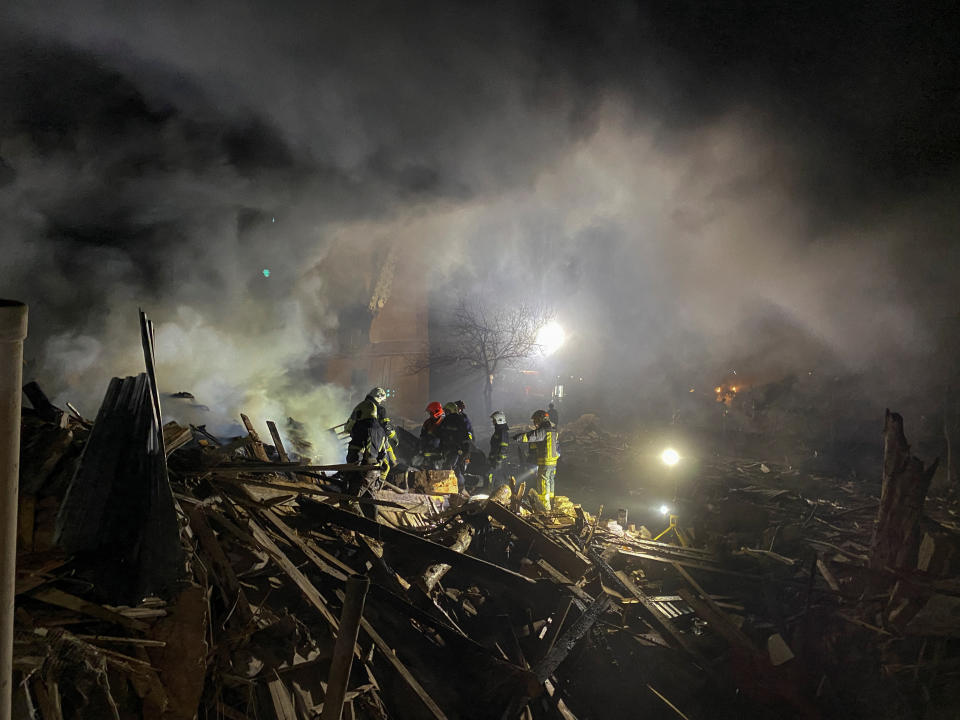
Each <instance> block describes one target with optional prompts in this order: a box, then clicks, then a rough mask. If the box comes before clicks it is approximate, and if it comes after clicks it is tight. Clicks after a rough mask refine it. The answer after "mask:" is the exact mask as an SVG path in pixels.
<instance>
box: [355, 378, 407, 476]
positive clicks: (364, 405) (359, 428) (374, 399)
mask: <svg viewBox="0 0 960 720" xmlns="http://www.w3.org/2000/svg"><path fill="white" fill-rule="evenodd" d="M386 399H387V391H386V390H384V389H383V388H382V387H375V388H373V389H372V390H370V392H368V393H367V396H366V397H365V398H364V399H363V400H361V401H360V402H359V403H358V404H357V406H356V407H355V408H354V409H353V412H352V413H350V417H349V418H348V419H347V422H346V423H345V424H344V427H343V430H344V432H347V433H350V444H349V445H348V446H347V462H348V463H349V464H351V465H360V464H362V463H360V462H358V458H359V456H360V455H361V454H362V452H363V449H364V447H365V445H366V441H367V436H368V435H369V433H370V428H371V427H373V426H374V425H379V426H380V428H381V429H382V430H383V434H384V436H385V437H386V440H387V443H386V449H385V454H384V457H383V459H382V463H383V464H384V468H383V475H382V477H383V479H386V477H387V475H388V474H389V473H390V469H391V468H393V467H394V466H396V464H397V456H396V454H395V453H394V451H393V448H394V447H395V446H396V445H397V443H398V442H399V438H398V437H397V431H396V429H395V428H394V427H393V423H391V422H390V418H389V417H388V415H387V408H386V407H385V406H384V404H383V402H384V400H386Z"/></svg>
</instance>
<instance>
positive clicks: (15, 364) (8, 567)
mask: <svg viewBox="0 0 960 720" xmlns="http://www.w3.org/2000/svg"><path fill="white" fill-rule="evenodd" d="M26 337H27V306H26V305H24V304H23V303H21V302H17V301H15V300H0V720H10V713H11V708H10V705H11V702H12V699H13V598H14V595H15V594H16V591H15V590H14V587H15V585H16V573H17V489H18V484H19V481H20V393H21V392H22V390H21V385H23V341H24V339H25V338H26Z"/></svg>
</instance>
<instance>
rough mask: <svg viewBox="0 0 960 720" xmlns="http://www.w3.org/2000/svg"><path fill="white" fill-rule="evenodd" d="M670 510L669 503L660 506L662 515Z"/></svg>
mask: <svg viewBox="0 0 960 720" xmlns="http://www.w3.org/2000/svg"><path fill="white" fill-rule="evenodd" d="M668 512H670V506H669V505H661V506H660V514H661V515H666V514H667V513H668Z"/></svg>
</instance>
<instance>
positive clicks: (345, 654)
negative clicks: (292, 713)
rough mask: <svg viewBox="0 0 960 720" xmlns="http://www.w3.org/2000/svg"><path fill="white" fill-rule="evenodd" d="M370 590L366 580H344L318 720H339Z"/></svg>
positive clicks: (368, 580)
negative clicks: (341, 603) (338, 622)
mask: <svg viewBox="0 0 960 720" xmlns="http://www.w3.org/2000/svg"><path fill="white" fill-rule="evenodd" d="M369 588H370V578H368V577H365V576H364V577H358V576H356V575H354V576H352V577H350V578H348V579H347V590H346V596H345V598H344V601H343V609H342V610H341V612H340V628H339V630H338V631H337V640H336V643H335V644H334V646H333V658H332V659H331V661H330V674H329V675H328V676H327V691H326V694H325V695H324V697H323V714H322V715H321V716H320V717H321V720H340V716H341V714H342V712H343V700H344V697H345V695H346V692H347V685H348V683H349V682H350V668H351V667H352V666H353V656H354V654H355V651H356V645H357V634H358V633H359V631H360V619H361V617H362V616H363V602H364V600H365V599H366V597H367V590H368V589H369Z"/></svg>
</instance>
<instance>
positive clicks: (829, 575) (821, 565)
mask: <svg viewBox="0 0 960 720" xmlns="http://www.w3.org/2000/svg"><path fill="white" fill-rule="evenodd" d="M817 569H818V570H819V571H820V574H821V575H823V579H824V580H826V581H827V585H829V586H830V589H831V590H833V591H834V592H840V583H838V582H837V578H836V576H835V575H834V574H833V572H832V571H831V570H830V568H829V567H827V564H826V563H825V562H824V561H823V559H822V558H819V557H818V558H817Z"/></svg>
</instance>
